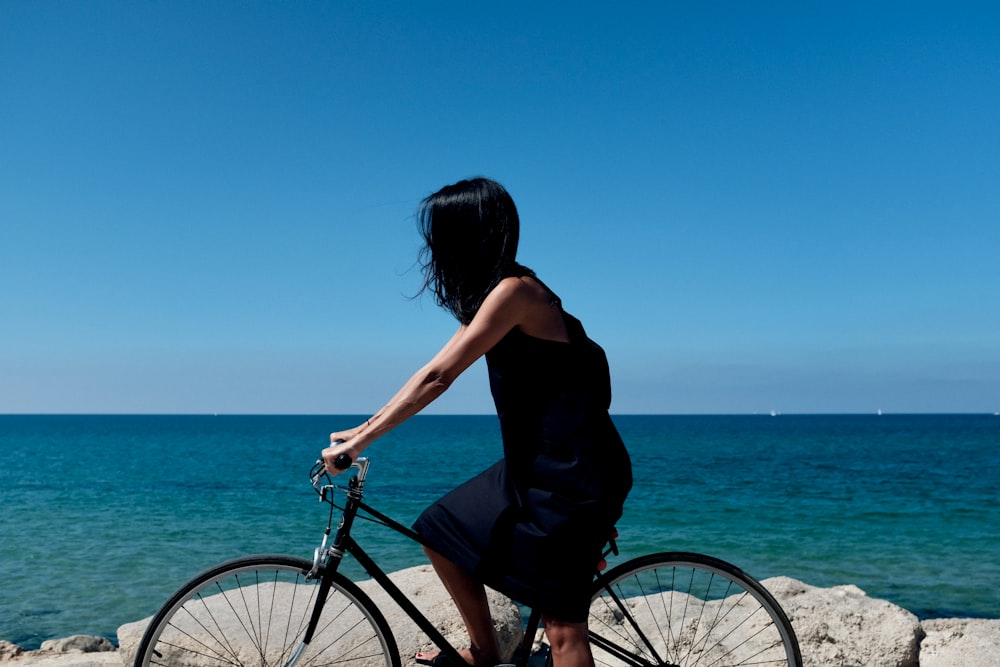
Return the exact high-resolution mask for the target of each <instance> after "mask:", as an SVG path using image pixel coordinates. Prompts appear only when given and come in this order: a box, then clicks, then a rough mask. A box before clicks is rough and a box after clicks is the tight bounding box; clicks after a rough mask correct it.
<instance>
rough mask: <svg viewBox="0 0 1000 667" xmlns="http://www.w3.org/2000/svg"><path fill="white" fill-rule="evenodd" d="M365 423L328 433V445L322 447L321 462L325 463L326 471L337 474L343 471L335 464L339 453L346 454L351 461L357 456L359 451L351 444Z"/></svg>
mask: <svg viewBox="0 0 1000 667" xmlns="http://www.w3.org/2000/svg"><path fill="white" fill-rule="evenodd" d="M366 425H367V422H366V423H365V424H362V425H361V426H356V427H355V428H352V429H349V430H347V431H336V432H334V433H331V434H330V446H329V447H327V448H326V449H324V450H323V454H322V457H323V463H325V464H326V471H327V472H328V473H330V474H331V475H337V474H339V473H342V472H344V471H343V470H341V469H340V468H338V467H337V466H336V461H337V457H338V456H340V455H341V454H346V455H347V456H349V457H350V458H351V460H352V461H353V460H354V459H356V458H357V457H358V455H359V454H360V453H361V452H360V450H358V449H357V448H356V447H354V446H353V441H354V439H355V438H356V437H357V436H358V434H359V433H360V432H361V429H362V428H363V427H364V426H366Z"/></svg>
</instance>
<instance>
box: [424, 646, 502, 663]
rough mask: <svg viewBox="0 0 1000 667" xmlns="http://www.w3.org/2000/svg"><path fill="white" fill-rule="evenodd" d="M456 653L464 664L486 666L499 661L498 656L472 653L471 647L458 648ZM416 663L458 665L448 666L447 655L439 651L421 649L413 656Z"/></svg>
mask: <svg viewBox="0 0 1000 667" xmlns="http://www.w3.org/2000/svg"><path fill="white" fill-rule="evenodd" d="M458 654H459V655H460V656H462V659H463V660H465V662H466V664H468V665H471V666H472V667H487V666H491V665H496V664H497V663H499V662H500V658H499V657H497V656H492V657H484V656H479V655H474V654H473V651H472V649H468V648H463V649H459V650H458ZM414 659H415V660H416V661H417V664H420V665H431V667H458V666H449V663H448V657H447V656H446V655H444V654H442V653H441V652H440V651H421V652H420V653H417V655H416V656H415V658H414Z"/></svg>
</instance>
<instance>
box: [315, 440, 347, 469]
mask: <svg viewBox="0 0 1000 667" xmlns="http://www.w3.org/2000/svg"><path fill="white" fill-rule="evenodd" d="M341 454H346V455H347V456H348V457H350V459H351V461H354V456H355V455H354V454H353V453H352V448H351V446H350V444H349V443H347V442H340V441H337V442H335V443H334V444H332V445H330V446H329V447H327V448H326V449H324V450H323V454H322V457H323V463H324V464H325V465H326V471H327V472H328V473H330V475H339V474H340V473H342V472H344V469H342V468H338V467H337V458H338V457H339V456H340V455H341Z"/></svg>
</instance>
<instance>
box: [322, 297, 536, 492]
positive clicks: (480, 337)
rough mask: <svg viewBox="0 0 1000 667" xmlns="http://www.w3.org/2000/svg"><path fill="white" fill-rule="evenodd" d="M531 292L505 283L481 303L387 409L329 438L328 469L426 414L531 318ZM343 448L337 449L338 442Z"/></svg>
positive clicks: (326, 458)
mask: <svg viewBox="0 0 1000 667" xmlns="http://www.w3.org/2000/svg"><path fill="white" fill-rule="evenodd" d="M532 299H533V291H532V290H530V289H529V288H527V287H526V286H525V284H524V283H523V282H522V281H521V280H518V279H506V280H503V281H501V283H500V284H499V285H497V287H496V288H495V289H494V290H493V291H492V292H490V294H489V295H488V296H487V297H486V299H485V300H484V301H483V305H482V306H481V307H480V309H479V312H477V313H476V316H475V318H473V320H472V322H470V323H469V324H468V325H463V326H461V327H459V329H458V331H457V332H455V335H453V336H452V337H451V339H450V340H449V341H448V342H447V343H446V344H445V345H444V347H442V348H441V350H440V351H439V352H438V353H437V354H436V355H434V358H433V359H431V360H430V361H429V362H428V363H427V364H425V365H424V367H423V368H421V369H420V370H419V371H417V372H416V373H414V375H413V376H412V377H411V378H410V379H409V380H408V381H407V382H406V383H405V384H404V385H403V386H402V387H401V388H400V390H399V391H398V392H396V395H395V396H393V397H392V399H390V400H389V402H388V403H386V404H385V406H384V407H383V408H382V409H381V410H379V411H378V412H376V413H375V415H374V416H372V417H371V419H368V420H366V422H365V423H364V424H361V425H359V426H357V427H355V428H353V429H350V430H347V431H338V432H335V433H331V434H330V443H331V446H330V447H328V448H326V449H324V450H323V460H324V461H326V467H327V470H329V471H330V472H331V473H333V474H336V473H337V472H339V471H337V470H336V468H334V465H333V462H334V460H335V459H336V458H337V457H338V456H339V455H340V454H347V455H349V456H350V457H351V458H357V457H358V456H359V455H360V454H361V452H362V451H364V449H365V448H366V447H367V446H368V445H370V444H371V443H372V442H374V441H375V440H377V439H378V438H380V437H381V436H383V435H385V434H386V433H388V432H389V431H391V430H392V429H393V428H395V427H396V426H399V425H400V424H402V423H403V422H404V421H406V420H407V419H409V418H410V417H412V416H413V415H415V414H417V413H418V412H420V411H421V410H423V409H424V408H425V407H427V405H429V404H430V403H431V402H432V401H433V400H434V399H436V398H437V397H438V396H440V395H441V394H443V393H444V392H445V391H446V390H447V389H448V387H450V386H451V384H452V382H454V381H455V379H456V378H457V377H458V376H459V375H461V374H462V372H464V371H465V369H467V368H468V367H469V366H471V365H472V364H473V363H474V362H475V361H476V360H477V359H479V357H481V356H483V355H484V354H486V352H488V351H489V350H490V349H491V348H492V347H493V346H494V345H496V344H497V343H498V342H499V341H500V339H501V338H503V337H504V336H505V335H507V332H509V331H510V330H511V329H513V328H514V327H516V326H518V325H520V324H521V323H522V322H523V321H524V319H525V318H526V317H529V316H530V309H531V305H532V303H531V302H532ZM341 440H342V441H343V442H342V443H339V444H335V443H337V441H341Z"/></svg>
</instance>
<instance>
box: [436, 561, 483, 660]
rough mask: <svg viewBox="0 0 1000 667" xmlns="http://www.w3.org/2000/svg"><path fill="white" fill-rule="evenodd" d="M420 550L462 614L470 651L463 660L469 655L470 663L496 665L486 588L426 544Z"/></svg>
mask: <svg viewBox="0 0 1000 667" xmlns="http://www.w3.org/2000/svg"><path fill="white" fill-rule="evenodd" d="M424 551H425V552H426V553H427V557H428V558H430V559H431V565H433V566H434V571H435V572H437V575H438V577H440V578H441V582H442V583H443V584H444V587H445V589H447V591H448V593H450V594H451V597H452V599H453V600H454V601H455V606H456V607H458V613H459V614H461V615H462V620H463V621H464V622H465V628H466V630H468V632H469V642H470V653H469V654H468V655H466V656H465V658H466V660H469V659H470V658H471V663H472V664H473V665H493V664H496V662H497V661H498V660H499V659H500V646H499V645H498V644H497V636H496V632H495V631H494V630H493V616H492V615H491V614H490V605H489V602H488V600H487V599H486V588H485V587H484V586H483V584H482V583H481V582H479V581H476V580H475V579H473V578H472V577H470V576H469V575H468V574H466V572H465V571H464V570H461V569H459V567H458V566H457V565H455V564H454V563H452V562H451V561H450V560H448V559H447V558H445V557H444V556H442V555H441V554H439V553H437V552H436V551H433V550H431V549H428V548H427V547H424ZM462 653H463V654H464V653H465V652H464V651H462Z"/></svg>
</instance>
